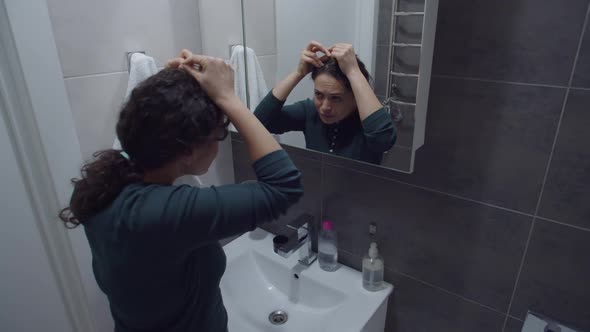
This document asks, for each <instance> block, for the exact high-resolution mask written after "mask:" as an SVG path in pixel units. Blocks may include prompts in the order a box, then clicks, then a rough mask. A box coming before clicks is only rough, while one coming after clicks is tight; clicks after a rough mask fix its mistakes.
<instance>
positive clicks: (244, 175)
mask: <svg viewBox="0 0 590 332" xmlns="http://www.w3.org/2000/svg"><path fill="white" fill-rule="evenodd" d="M232 150H233V161H234V176H235V181H236V183H241V182H243V181H249V180H256V176H255V174H254V171H253V170H252V166H251V165H252V163H251V162H250V159H249V157H248V152H247V150H246V145H245V143H243V142H241V141H237V140H233V141H232ZM287 152H288V153H289V155H290V156H291V159H292V160H293V163H294V164H295V166H297V168H298V169H299V170H300V171H301V173H302V183H303V188H304V191H305V192H304V194H303V197H302V198H301V200H300V201H299V202H298V203H297V204H295V205H293V206H292V207H290V208H289V210H288V211H287V213H286V214H285V215H283V216H281V217H280V218H279V219H278V220H276V221H274V222H272V223H268V224H264V225H261V227H262V228H263V229H265V230H267V231H269V232H271V233H273V234H279V233H281V234H282V233H284V232H286V228H285V225H286V224H288V223H289V222H291V221H292V220H294V219H295V218H297V217H298V216H300V215H301V214H303V213H309V214H311V215H312V216H314V218H315V222H316V225H314V226H317V224H318V223H319V219H320V215H321V195H322V193H321V190H322V189H321V183H322V182H321V167H322V165H321V162H320V161H317V160H313V159H309V158H304V157H301V156H300V155H294V154H293V153H292V152H293V151H287ZM315 242H316V241H315V238H314V246H315V244H316V243H315Z"/></svg>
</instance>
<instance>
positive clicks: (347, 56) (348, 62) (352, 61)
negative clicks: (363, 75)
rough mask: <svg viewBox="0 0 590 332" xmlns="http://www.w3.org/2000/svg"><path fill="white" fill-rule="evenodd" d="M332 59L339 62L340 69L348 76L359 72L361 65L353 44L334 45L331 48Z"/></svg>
mask: <svg viewBox="0 0 590 332" xmlns="http://www.w3.org/2000/svg"><path fill="white" fill-rule="evenodd" d="M329 51H330V52H331V53H332V57H333V58H334V59H336V61H337V62H338V67H340V70H342V72H343V73H344V74H345V75H346V76H350V74H351V73H353V72H355V71H359V70H360V69H359V65H358V62H357V60H356V54H355V52H354V48H353V47H352V45H351V44H334V45H333V46H332V47H330V48H329Z"/></svg>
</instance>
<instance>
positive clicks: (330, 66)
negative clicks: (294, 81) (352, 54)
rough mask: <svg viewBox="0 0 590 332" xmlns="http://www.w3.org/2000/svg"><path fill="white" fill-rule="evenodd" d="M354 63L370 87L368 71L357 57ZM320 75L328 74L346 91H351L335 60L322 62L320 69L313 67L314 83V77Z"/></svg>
mask: <svg viewBox="0 0 590 332" xmlns="http://www.w3.org/2000/svg"><path fill="white" fill-rule="evenodd" d="M356 62H357V63H358V65H359V68H360V70H361V73H362V74H363V76H364V77H365V78H366V79H367V82H369V84H371V85H372V83H373V82H372V81H373V79H372V78H371V75H370V74H369V71H367V68H366V67H365V64H364V63H363V62H362V61H361V59H359V57H358V56H357V57H356ZM321 74H328V75H330V76H332V77H334V78H335V79H336V80H338V81H339V82H340V83H342V84H343V85H344V86H345V87H346V88H347V89H348V90H351V89H352V88H351V86H350V81H349V80H348V77H346V74H344V72H342V70H341V69H340V66H338V61H336V59H335V58H329V59H328V60H326V61H324V65H323V66H321V67H313V69H312V71H311V79H312V80H314V81H315V79H316V77H318V76H319V75H321Z"/></svg>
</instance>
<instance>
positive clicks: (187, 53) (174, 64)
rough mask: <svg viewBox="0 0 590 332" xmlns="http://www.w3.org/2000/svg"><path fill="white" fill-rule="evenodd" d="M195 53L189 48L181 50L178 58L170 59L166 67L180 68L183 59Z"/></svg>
mask: <svg viewBox="0 0 590 332" xmlns="http://www.w3.org/2000/svg"><path fill="white" fill-rule="evenodd" d="M192 55H193V52H191V51H189V50H187V49H186V48H185V49H183V50H182V51H180V53H179V54H178V56H177V57H176V58H173V59H170V60H168V61H167V62H166V65H165V68H178V67H180V65H181V64H182V61H184V60H186V59H188V58H190V57H191V56H192Z"/></svg>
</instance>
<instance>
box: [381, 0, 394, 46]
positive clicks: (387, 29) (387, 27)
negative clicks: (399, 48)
mask: <svg viewBox="0 0 590 332" xmlns="http://www.w3.org/2000/svg"><path fill="white" fill-rule="evenodd" d="M392 6H393V0H379V9H378V10H379V13H378V16H377V17H378V18H377V20H378V21H377V45H389V42H390V40H391V14H392V12H391V8H392Z"/></svg>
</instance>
